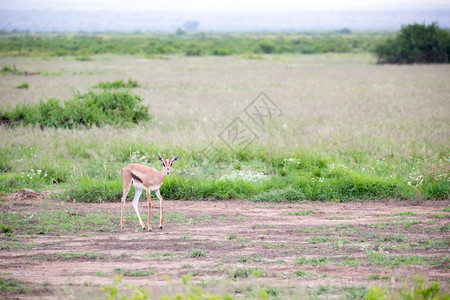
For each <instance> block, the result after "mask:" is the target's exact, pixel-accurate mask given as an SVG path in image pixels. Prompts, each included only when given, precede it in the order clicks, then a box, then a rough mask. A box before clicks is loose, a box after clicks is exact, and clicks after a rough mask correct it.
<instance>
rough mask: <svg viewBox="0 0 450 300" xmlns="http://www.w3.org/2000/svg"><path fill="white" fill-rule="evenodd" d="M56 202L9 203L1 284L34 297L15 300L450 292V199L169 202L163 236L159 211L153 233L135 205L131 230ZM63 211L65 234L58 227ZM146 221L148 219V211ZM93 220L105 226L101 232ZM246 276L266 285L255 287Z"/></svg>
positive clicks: (32, 198)
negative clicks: (108, 289)
mask: <svg viewBox="0 0 450 300" xmlns="http://www.w3.org/2000/svg"><path fill="white" fill-rule="evenodd" d="M46 195H47V194H45V193H44V194H37V193H36V194H33V193H31V192H30V193H26V192H20V193H15V194H12V195H7V196H6V197H5V199H4V201H3V202H2V204H3V205H2V206H1V212H2V214H1V218H0V221H1V222H0V223H1V224H2V226H3V227H2V228H10V230H8V229H7V230H3V231H4V232H5V233H0V241H1V250H0V277H1V278H14V279H16V280H18V281H20V282H22V283H23V284H24V285H25V286H26V289H27V291H26V293H11V292H8V293H6V294H4V295H3V296H5V297H7V298H67V297H71V298H85V295H86V293H88V291H90V292H92V293H94V295H97V296H98V295H100V294H98V293H100V290H101V289H100V287H101V286H103V285H111V284H112V283H113V278H114V275H115V274H118V273H124V277H123V282H126V283H132V284H135V285H137V286H140V285H143V286H146V287H147V290H148V291H150V292H151V293H152V294H155V295H161V294H167V293H169V294H170V293H171V288H170V286H171V284H173V283H175V282H180V278H181V276H182V275H184V274H189V273H190V274H192V275H193V277H192V280H193V282H202V283H204V285H207V284H205V282H210V281H211V280H216V282H217V280H219V281H220V280H221V281H226V282H227V283H226V284H225V287H223V288H222V289H223V290H225V291H226V292H228V293H232V294H233V293H235V294H239V293H241V291H240V290H239V288H238V287H237V286H238V285H239V284H241V285H242V284H255V282H256V283H257V284H258V285H261V286H271V287H276V288H285V289H302V290H303V291H310V290H314V289H317V288H318V287H320V286H333V287H336V288H337V289H339V288H341V289H342V288H348V287H354V286H365V287H370V286H374V285H378V286H386V287H395V286H400V285H403V284H405V282H407V280H408V279H409V278H411V276H412V275H414V274H420V275H421V276H422V277H423V278H425V279H428V280H436V281H439V282H440V283H441V285H442V286H443V287H444V288H448V284H449V280H450V274H449V271H448V270H449V259H448V254H449V236H448V227H449V216H448V207H449V206H450V205H449V204H450V201H414V202H411V201H394V200H392V201H371V202H350V203H329V202H327V203H322V202H304V203H296V204H294V203H254V202H248V201H237V200H229V201H166V202H165V203H164V216H165V224H164V229H163V230H160V229H159V228H158V219H157V217H158V216H157V212H158V211H159V209H158V208H159V205H158V202H156V201H154V202H153V208H154V210H153V211H152V212H153V215H155V216H154V217H153V216H152V225H153V232H147V231H143V230H142V229H141V228H140V226H139V223H138V221H137V218H136V217H135V214H134V211H133V208H132V205H131V203H130V202H128V203H127V205H126V216H127V218H126V222H125V228H124V229H120V226H119V224H120V223H119V221H120V204H119V203H100V204H92V203H89V204H88V203H82V204H81V203H61V202H56V201H53V200H49V199H47V198H46ZM57 212H58V213H62V214H64V215H65V216H66V217H65V219H64V220H65V221H64V222H63V223H65V224H58V222H61V221H60V220H61V219H56V218H54V216H55V213H57ZM140 212H141V215H142V216H143V217H145V216H146V215H147V205H146V203H145V202H142V201H141V203H140ZM93 213H95V218H97V219H100V220H97V221H96V222H93V223H89V222H90V221H89V219H90V218H91V217H90V216H91V215H90V214H93ZM44 214H46V216H47V217H48V219H47V221H45V220H44V219H43V218H40V217H39V216H42V215H44ZM15 216H18V218H17V220H18V221H14V220H13V219H14V217H15ZM52 218H54V224H51V226H52V227H45V226H50V225H48V223H51V222H52V221H49V220H50V219H52ZM92 218H94V215H92ZM144 219H145V218H144ZM28 220H30V221H28ZM14 222H16V223H14ZM71 222H72V223H71ZM99 222H104V223H102V224H103V225H99V224H100V223H99ZM65 225H67V226H66V227H65ZM43 228H47V229H45V230H44V229H43ZM195 256H197V257H195ZM245 270H258V272H259V274H260V277H259V278H253V277H252V276H253V275H251V274H250V275H248V277H249V278H246V277H247V276H246V273H245ZM133 271H134V273H133ZM249 280H252V281H249Z"/></svg>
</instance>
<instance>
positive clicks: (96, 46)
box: [0, 31, 385, 60]
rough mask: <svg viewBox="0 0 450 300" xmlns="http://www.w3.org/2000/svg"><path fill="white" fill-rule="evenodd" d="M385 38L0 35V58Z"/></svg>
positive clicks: (309, 48) (349, 43) (360, 48)
mask: <svg viewBox="0 0 450 300" xmlns="http://www.w3.org/2000/svg"><path fill="white" fill-rule="evenodd" d="M384 35H385V34H383V33H378V34H370V35H366V34H358V33H351V32H350V33H341V32H339V31H330V32H316V33H311V32H308V33H307V34H304V33H284V34H283V35H279V34H257V35H255V34H245V33H240V34H235V33H233V34H219V33H204V32H201V33H197V34H185V33H181V32H178V34H139V35H136V34H133V35H126V34H104V33H102V34H97V35H89V36H84V35H75V36H74V35H72V34H67V35H66V34H56V35H51V36H49V35H28V34H27V35H17V34H14V35H3V36H2V38H1V43H0V53H2V54H3V55H8V54H9V55H19V56H69V55H70V56H74V57H75V58H76V59H79V60H85V59H89V57H90V56H91V55H92V54H106V53H110V54H132V55H145V56H147V57H149V58H159V57H161V55H167V54H182V55H186V56H201V55H217V56H225V55H237V54H241V55H244V56H243V57H244V58H247V59H263V56H261V55H260V54H281V53H304V54H311V53H330V52H335V53H353V52H364V51H371V50H373V49H375V46H376V44H377V41H378V40H380V39H384V38H383V37H384Z"/></svg>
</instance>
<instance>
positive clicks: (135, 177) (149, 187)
mask: <svg viewBox="0 0 450 300" xmlns="http://www.w3.org/2000/svg"><path fill="white" fill-rule="evenodd" d="M178 158H180V156H179V155H177V156H175V157H174V158H171V159H164V158H162V157H161V156H160V155H159V154H158V159H159V160H160V161H161V162H162V164H163V168H162V169H161V171H159V172H158V171H157V170H156V169H154V168H151V167H147V166H144V165H140V164H129V165H128V166H126V167H125V168H123V169H122V181H123V195H122V209H121V219H120V227H122V228H123V210H124V205H125V199H126V198H127V195H128V192H129V191H130V188H131V185H133V186H134V191H135V192H134V199H133V207H134V210H135V211H136V214H137V216H138V218H139V223H140V224H141V226H142V229H144V230H145V225H144V222H142V219H141V216H140V215H139V210H138V203H139V197H140V196H141V193H142V190H143V189H145V192H146V194H147V200H148V231H152V225H151V224H150V214H151V211H152V199H151V195H150V192H151V191H154V192H155V194H156V196H157V197H158V199H159V228H161V229H162V226H163V198H162V197H161V193H160V192H159V188H160V187H161V185H162V184H163V182H164V178H166V176H167V175H169V174H170V168H171V167H172V163H173V162H174V161H176V160H178Z"/></svg>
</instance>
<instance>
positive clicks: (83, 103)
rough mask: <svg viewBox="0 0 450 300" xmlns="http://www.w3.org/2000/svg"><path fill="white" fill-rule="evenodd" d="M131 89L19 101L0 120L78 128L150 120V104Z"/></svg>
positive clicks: (3, 121)
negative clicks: (25, 102)
mask: <svg viewBox="0 0 450 300" xmlns="http://www.w3.org/2000/svg"><path fill="white" fill-rule="evenodd" d="M141 101H142V99H141V98H140V97H139V96H137V95H133V94H131V93H130V92H129V91H115V92H109V91H103V92H102V93H98V94H97V93H95V92H93V91H89V92H88V93H86V94H76V95H75V96H74V98H73V99H69V100H66V101H64V105H62V104H61V101H60V100H58V99H49V100H48V101H47V102H44V101H42V100H41V101H40V103H39V104H28V105H26V104H18V105H17V106H16V107H15V108H14V109H13V110H10V111H4V112H2V111H0V121H1V123H2V124H8V125H9V126H19V125H23V126H26V125H32V126H36V125H39V126H41V127H54V128H58V127H63V128H74V127H78V126H86V127H87V128H90V127H92V126H93V125H96V126H102V125H104V124H110V125H116V126H126V125H128V124H137V123H139V122H140V121H149V120H150V116H149V115H148V111H147V110H148V107H147V106H144V105H142V104H139V103H140V102H141Z"/></svg>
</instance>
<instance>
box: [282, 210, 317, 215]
mask: <svg viewBox="0 0 450 300" xmlns="http://www.w3.org/2000/svg"><path fill="white" fill-rule="evenodd" d="M313 213H314V211H313V210H297V211H290V212H287V213H284V214H285V215H289V216H291V215H293V216H306V215H310V214H313Z"/></svg>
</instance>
